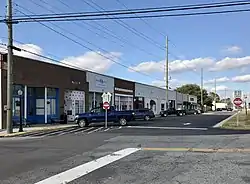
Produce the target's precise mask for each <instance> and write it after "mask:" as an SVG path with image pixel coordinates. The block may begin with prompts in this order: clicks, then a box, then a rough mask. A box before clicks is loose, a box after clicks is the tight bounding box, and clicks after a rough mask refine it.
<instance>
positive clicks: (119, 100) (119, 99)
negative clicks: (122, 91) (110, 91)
mask: <svg viewBox="0 0 250 184" xmlns="http://www.w3.org/2000/svg"><path fill="white" fill-rule="evenodd" d="M118 103H119V105H118V111H120V110H121V97H120V96H118Z"/></svg>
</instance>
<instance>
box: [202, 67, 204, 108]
mask: <svg viewBox="0 0 250 184" xmlns="http://www.w3.org/2000/svg"><path fill="white" fill-rule="evenodd" d="M203 106H204V104H203V68H201V110H202V111H203Z"/></svg>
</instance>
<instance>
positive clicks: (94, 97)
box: [91, 92, 96, 108]
mask: <svg viewBox="0 0 250 184" xmlns="http://www.w3.org/2000/svg"><path fill="white" fill-rule="evenodd" d="M93 100H94V107H92V108H95V106H96V104H95V92H94V96H93ZM91 105H92V104H91Z"/></svg>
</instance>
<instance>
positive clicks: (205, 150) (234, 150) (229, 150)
mask: <svg viewBox="0 0 250 184" xmlns="http://www.w3.org/2000/svg"><path fill="white" fill-rule="evenodd" d="M142 150H144V151H173V152H177V151H180V152H184V151H187V152H202V153H237V152H239V153H250V148H246V149H243V148H219V149H216V148H142Z"/></svg>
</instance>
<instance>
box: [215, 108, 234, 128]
mask: <svg viewBox="0 0 250 184" xmlns="http://www.w3.org/2000/svg"><path fill="white" fill-rule="evenodd" d="M236 115H237V112H236V113H235V114H233V115H232V116H229V117H228V118H227V119H224V120H222V121H221V122H219V123H217V124H216V125H214V126H213V128H220V127H222V125H223V124H224V123H226V122H227V121H228V120H230V119H231V118H233V117H234V116H236Z"/></svg>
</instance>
